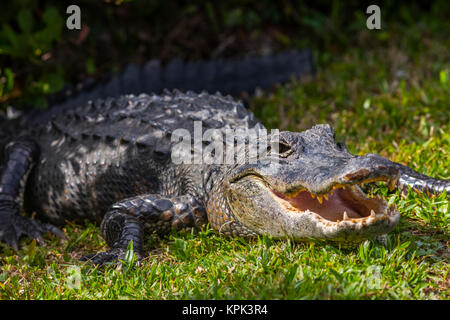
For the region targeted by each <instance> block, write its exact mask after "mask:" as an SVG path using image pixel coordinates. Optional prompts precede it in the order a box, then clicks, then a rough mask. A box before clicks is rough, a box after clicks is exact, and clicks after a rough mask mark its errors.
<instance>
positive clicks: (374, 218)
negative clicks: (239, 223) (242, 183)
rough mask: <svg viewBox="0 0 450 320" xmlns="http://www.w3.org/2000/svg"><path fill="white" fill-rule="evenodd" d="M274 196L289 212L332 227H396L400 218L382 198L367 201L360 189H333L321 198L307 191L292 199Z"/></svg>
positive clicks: (278, 195)
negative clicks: (379, 225) (384, 224)
mask: <svg viewBox="0 0 450 320" xmlns="http://www.w3.org/2000/svg"><path fill="white" fill-rule="evenodd" d="M272 193H273V194H274V199H275V200H276V201H277V202H278V203H279V204H280V205H281V206H283V207H284V208H285V209H286V210H287V211H289V212H292V213H294V214H295V213H298V214H308V215H310V216H311V217H312V218H313V219H315V220H318V222H320V223H322V224H326V225H328V226H330V225H335V226H341V225H342V226H351V225H361V226H369V225H372V224H375V223H377V222H380V221H384V222H385V223H387V224H389V223H391V222H392V224H396V223H397V222H398V218H399V213H398V212H397V211H396V210H395V207H394V208H393V209H391V208H389V206H388V204H387V202H386V201H385V200H383V199H381V198H379V197H376V198H369V197H367V196H366V195H365V194H364V192H362V190H361V189H360V188H359V187H358V186H357V185H352V186H348V187H346V188H337V189H333V190H332V191H331V192H330V193H328V194H326V195H322V196H319V197H318V196H317V195H314V194H312V193H310V192H309V191H307V190H300V191H298V192H296V193H295V194H290V195H286V194H283V193H280V192H277V191H274V190H272Z"/></svg>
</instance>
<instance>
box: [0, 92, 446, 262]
mask: <svg viewBox="0 0 450 320" xmlns="http://www.w3.org/2000/svg"><path fill="white" fill-rule="evenodd" d="M194 121H201V124H202V130H203V132H205V131H206V130H207V129H212V128H213V129H217V130H219V132H222V133H224V132H225V130H226V129H227V128H228V129H230V128H231V129H234V128H254V127H255V126H256V127H258V128H263V126H262V125H261V124H260V123H259V122H258V121H257V120H256V119H255V118H254V116H253V114H252V113H251V112H249V111H248V110H246V109H245V107H244V106H243V105H242V103H240V102H236V101H234V100H233V99H232V98H231V97H224V96H222V95H220V94H215V95H209V94H207V93H201V94H196V93H193V92H188V93H186V94H184V93H180V92H178V91H175V92H165V93H164V94H162V95H146V94H142V95H139V96H133V95H128V96H122V97H120V98H118V99H113V98H108V99H106V100H97V101H95V102H91V103H88V104H86V105H81V106H79V107H78V108H75V109H72V110H69V111H66V112H64V113H59V114H57V115H55V116H54V117H53V118H51V119H49V120H48V121H45V122H43V123H39V124H37V125H35V126H33V127H31V128H29V129H26V130H22V132H20V134H19V136H20V138H17V139H15V140H14V141H13V142H12V143H10V144H9V145H8V146H7V150H6V158H5V160H6V161H4V167H3V172H2V176H1V180H0V240H2V241H4V242H7V243H8V244H10V245H12V246H14V247H17V238H18V237H19V236H20V235H21V234H25V235H28V236H29V237H32V238H37V239H38V240H39V241H42V238H41V236H40V234H41V233H42V232H45V231H51V232H54V233H58V230H57V229H56V228H55V227H53V226H52V225H51V224H56V225H61V224H63V223H65V222H66V221H67V220H81V219H89V220H94V221H99V222H100V221H102V224H101V230H102V234H103V236H104V237H105V239H106V241H107V243H108V244H109V245H110V246H111V250H110V251H108V252H105V253H100V254H97V255H94V256H89V258H92V259H93V261H94V262H96V263H103V262H105V261H110V260H115V259H117V258H120V257H122V256H123V254H124V251H125V249H126V248H127V245H128V243H129V242H130V241H131V240H132V241H133V245H134V249H135V252H136V253H137V254H141V253H142V241H143V240H142V239H143V235H144V234H145V233H146V232H153V231H156V232H160V233H164V232H167V231H168V230H170V229H171V228H175V229H181V228H197V227H201V226H203V225H204V224H206V223H207V222H209V223H210V224H211V226H212V227H213V228H214V229H216V230H218V231H219V232H221V233H224V234H229V235H236V236H253V235H256V234H268V235H271V236H274V237H276V238H283V237H292V238H294V239H296V240H303V239H307V238H319V239H330V240H333V241H340V242H348V241H350V242H352V241H360V240H362V239H365V238H370V237H374V236H377V235H380V234H384V233H386V232H389V231H390V230H392V229H393V228H394V227H395V225H396V224H397V222H398V214H397V213H395V212H393V211H392V212H391V211H390V210H389V209H387V204H385V203H384V202H381V201H380V202H376V200H374V199H367V200H365V199H364V201H365V202H364V203H366V207H364V209H358V210H357V209H356V208H354V206H356V205H357V204H359V203H362V202H363V200H362V199H363V195H362V194H361V195H360V193H361V192H360V191H359V190H360V189H359V188H358V189H356V188H355V187H354V186H355V185H357V184H359V183H362V182H367V181H374V180H386V181H388V182H389V183H391V184H392V183H394V182H397V181H400V182H402V181H408V179H409V178H408V177H414V176H416V177H417V178H422V179H423V181H425V182H426V183H428V182H431V183H432V184H433V185H431V184H430V188H429V189H430V190H432V189H433V187H437V191H442V190H443V189H446V190H447V191H448V190H449V188H450V184H449V182H448V180H434V179H431V178H428V177H426V176H423V175H419V174H417V173H416V172H414V171H412V170H410V169H406V168H405V167H403V166H401V165H399V164H396V163H393V162H390V161H389V160H387V159H384V158H382V157H380V156H378V155H374V154H369V155H367V156H365V157H357V156H353V155H351V154H350V153H348V151H347V149H346V148H345V146H344V145H343V144H342V143H337V144H336V143H335V141H334V133H333V130H332V128H331V127H330V126H328V125H318V126H315V127H314V128H312V129H310V130H307V131H304V132H301V133H292V132H281V133H279V135H278V138H279V139H280V141H281V144H282V145H283V146H284V147H283V148H284V149H283V150H281V149H280V150H279V153H276V154H275V157H276V159H277V160H278V162H279V167H277V170H274V167H273V163H272V162H271V161H269V162H268V163H264V164H261V163H257V164H230V165H214V164H210V165H203V164H201V165H200V164H174V163H173V161H172V157H171V156H172V150H173V146H174V144H175V143H177V142H178V141H172V140H173V139H172V134H173V132H174V131H175V130H177V129H185V130H187V131H186V132H188V133H189V134H190V136H191V138H192V139H194V136H195V134H194ZM267 157H268V158H267V159H272V158H271V157H273V155H270V156H269V155H268V156H267ZM399 177H400V180H399ZM402 179H403V180H402ZM427 181H428V182H427ZM426 183H425V184H422V185H419V184H417V185H416V187H428V185H427V184H426ZM342 186H344V187H345V186H346V187H347V188H350V189H351V191H345V190H344V189H338V190H335V193H334V195H333V194H331V193H330V191H331V190H333V189H336V188H339V187H342ZM346 190H348V189H346ZM302 192H303V193H304V194H306V193H307V194H309V195H313V196H317V197H318V198H319V199H320V200H322V195H323V196H327V194H330V197H331V198H330V201H332V202H333V201H335V202H333V203H336V205H337V203H338V201H344V200H345V201H346V202H348V203H353V205H352V206H353V209H354V210H353V209H352V208H351V207H349V209H347V211H348V213H347V212H346V213H345V215H344V218H343V220H344V221H340V220H342V218H340V217H341V216H339V218H338V219H337V221H336V219H335V218H334V220H333V219H331V218H330V219H331V220H327V219H323V218H322V217H321V216H319V215H317V214H316V213H314V212H310V211H309V210H306V211H305V212H303V213H302V212H300V211H299V212H297V213H292V212H289V210H291V211H292V210H294V209H293V207H291V206H290V205H289V204H288V203H287V200H288V199H290V198H292V199H294V201H293V202H292V203H293V205H296V201H298V203H297V205H300V203H303V204H301V205H304V204H305V203H308V202H311V201H313V200H311V199H309V197H308V199H309V200H304V199H303V198H302V196H303V195H304V194H303V195H302ZM22 194H23V195H24V196H23V199H24V209H25V211H26V212H28V213H31V212H33V211H34V212H36V213H37V217H38V218H39V219H41V220H43V221H47V222H50V223H51V224H40V223H38V222H37V221H36V220H34V219H29V218H25V217H21V216H19V215H18V212H19V211H20V210H21V204H22V202H21V199H22ZM299 194H300V195H299ZM277 195H278V196H277ZM333 197H334V198H333ZM333 199H335V200H333ZM314 201H316V200H314ZM358 201H359V202H358ZM330 203H331V202H330ZM312 206H313V207H314V206H319V203H318V202H317V203H313V204H312ZM286 208H290V209H289V210H287V209H286ZM371 208H372V209H374V210H375V211H377V212H376V214H375V212H373V213H372V215H370V209H371ZM302 210H303V209H302ZM294 211H295V210H294ZM325 211H326V210H325ZM325 211H324V214H325V215H326V214H334V215H335V213H330V212H325ZM372 211H373V210H372ZM378 211H379V212H378ZM357 212H360V213H361V215H360V216H359V215H358V214H357ZM347 214H348V216H349V217H350V218H351V219H346V218H347ZM324 217H325V216H324ZM332 220H333V221H332Z"/></svg>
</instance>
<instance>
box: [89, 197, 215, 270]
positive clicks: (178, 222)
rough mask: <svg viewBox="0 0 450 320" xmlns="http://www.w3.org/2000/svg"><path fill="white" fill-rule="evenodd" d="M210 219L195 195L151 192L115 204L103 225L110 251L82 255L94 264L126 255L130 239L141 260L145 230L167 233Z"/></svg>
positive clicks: (102, 231)
mask: <svg viewBox="0 0 450 320" xmlns="http://www.w3.org/2000/svg"><path fill="white" fill-rule="evenodd" d="M205 222H206V213H205V211H204V209H203V205H202V204H201V203H200V202H198V201H197V200H196V199H195V198H194V197H191V196H179V197H173V198H169V197H165V196H160V195H155V194H148V195H142V196H137V197H133V198H129V199H126V200H123V201H120V202H118V203H116V204H114V205H113V206H112V207H111V209H110V210H109V211H108V212H107V213H106V214H105V217H104V218H103V221H102V224H101V226H100V229H101V233H102V236H103V238H104V239H105V240H106V243H107V244H108V245H109V246H110V248H111V249H110V250H108V251H106V252H99V253H96V254H90V255H86V256H84V257H82V258H81V259H82V260H85V261H86V260H90V261H91V262H93V263H94V264H104V263H106V262H111V261H117V260H119V259H123V258H124V257H125V253H126V250H127V247H128V245H129V243H130V241H133V251H134V253H135V255H136V257H137V258H138V259H140V258H141V257H142V253H143V252H142V246H143V236H144V231H146V232H152V231H154V232H156V233H160V234H161V233H167V232H168V231H170V229H176V230H180V229H183V228H193V227H198V226H200V225H202V224H204V223H205Z"/></svg>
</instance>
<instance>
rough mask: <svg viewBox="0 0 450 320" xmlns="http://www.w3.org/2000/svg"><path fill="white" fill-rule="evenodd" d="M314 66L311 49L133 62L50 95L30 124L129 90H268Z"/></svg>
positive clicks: (234, 91)
mask: <svg viewBox="0 0 450 320" xmlns="http://www.w3.org/2000/svg"><path fill="white" fill-rule="evenodd" d="M313 65H314V64H313V60H312V53H311V50H309V49H305V50H303V51H297V50H294V51H287V52H283V53H279V54H275V55H266V56H261V57H255V56H250V57H247V58H245V59H240V60H238V59H236V60H231V59H230V60H223V59H212V60H208V61H196V62H187V63H185V62H182V61H181V60H179V59H178V60H173V61H172V62H170V63H169V64H168V65H167V66H165V67H161V65H160V63H159V62H158V61H156V60H151V61H149V62H148V63H147V64H145V65H144V66H143V67H141V66H137V65H135V64H131V65H129V66H128V67H127V68H125V70H124V71H123V72H122V73H121V74H115V75H113V76H109V77H105V79H104V80H102V81H94V80H92V79H91V80H88V81H86V82H84V83H83V84H82V85H79V86H77V87H71V88H66V89H65V90H63V92H60V93H58V94H55V95H53V96H51V97H49V104H50V105H52V107H51V108H50V109H49V110H48V111H46V112H44V113H42V112H39V111H34V112H33V113H31V114H29V115H28V116H27V120H26V123H27V124H28V125H30V124H33V123H38V122H40V121H43V120H44V119H45V117H47V116H48V114H51V115H54V114H57V113H59V112H64V111H65V110H68V109H71V108H74V107H76V106H79V105H82V104H84V103H86V102H88V101H89V100H95V99H98V98H107V97H118V96H120V95H123V94H140V93H161V92H162V91H163V90H164V89H168V90H171V89H179V90H182V91H188V90H192V91H195V92H201V91H207V92H210V93H215V92H217V91H219V92H221V93H222V94H225V95H227V94H230V95H233V96H239V95H240V94H241V93H243V92H247V93H249V94H252V93H253V92H254V91H255V89H256V88H261V89H265V88H268V87H271V86H274V85H276V84H279V83H284V82H286V81H288V80H289V79H290V78H291V77H295V78H299V77H301V76H304V75H307V74H313V73H314V67H313ZM46 114H47V115H46Z"/></svg>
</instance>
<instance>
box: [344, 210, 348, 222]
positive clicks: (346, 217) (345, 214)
mask: <svg viewBox="0 0 450 320" xmlns="http://www.w3.org/2000/svg"><path fill="white" fill-rule="evenodd" d="M344 220H349V219H348V214H347V211H344Z"/></svg>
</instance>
